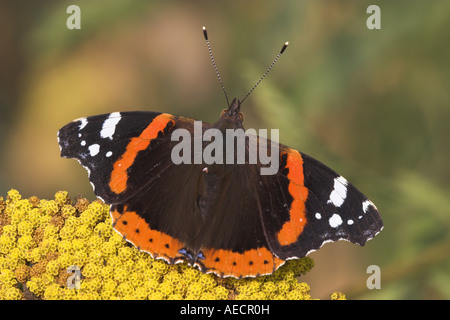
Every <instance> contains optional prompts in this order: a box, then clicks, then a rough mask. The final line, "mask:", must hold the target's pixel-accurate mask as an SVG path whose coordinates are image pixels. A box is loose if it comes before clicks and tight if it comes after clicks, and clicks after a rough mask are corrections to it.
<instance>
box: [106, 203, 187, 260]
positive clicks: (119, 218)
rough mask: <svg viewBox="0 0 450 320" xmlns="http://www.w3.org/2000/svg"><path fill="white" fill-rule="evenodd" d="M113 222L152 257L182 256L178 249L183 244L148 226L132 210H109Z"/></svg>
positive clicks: (172, 257)
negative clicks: (120, 211) (121, 211)
mask: <svg viewBox="0 0 450 320" xmlns="http://www.w3.org/2000/svg"><path fill="white" fill-rule="evenodd" d="M111 216H112V218H113V221H114V223H115V226H114V228H115V229H116V230H117V231H118V232H119V233H120V234H121V235H123V236H125V237H126V239H127V240H128V241H130V242H132V243H133V244H134V245H135V246H136V247H138V248H139V249H140V250H144V251H147V252H150V253H151V254H152V256H153V257H156V256H161V255H162V256H165V257H166V258H167V259H168V260H173V259H175V258H177V257H182V256H181V254H180V253H178V251H179V250H180V249H181V248H183V244H182V243H181V242H180V241H178V240H177V239H175V238H172V237H171V236H169V235H167V234H165V233H163V232H160V231H157V230H153V229H151V228H150V226H149V225H148V223H147V222H146V221H145V220H144V219H143V218H141V217H140V216H139V215H138V214H137V213H136V212H134V211H127V209H126V207H125V209H124V212H123V213H122V214H121V213H119V212H118V211H117V210H113V211H111Z"/></svg>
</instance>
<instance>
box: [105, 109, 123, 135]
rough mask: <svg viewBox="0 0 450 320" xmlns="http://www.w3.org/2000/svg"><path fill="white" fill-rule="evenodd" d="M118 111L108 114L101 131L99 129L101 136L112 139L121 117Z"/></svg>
mask: <svg viewBox="0 0 450 320" xmlns="http://www.w3.org/2000/svg"><path fill="white" fill-rule="evenodd" d="M121 118H122V117H121V115H120V112H113V113H111V114H110V115H109V117H108V119H106V120H105V122H103V126H102V131H100V136H101V137H102V138H109V139H110V140H112V136H113V134H114V132H115V131H116V126H117V124H118V123H119V121H120V119H121Z"/></svg>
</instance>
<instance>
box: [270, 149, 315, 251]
mask: <svg viewBox="0 0 450 320" xmlns="http://www.w3.org/2000/svg"><path fill="white" fill-rule="evenodd" d="M286 168H288V169H289V173H288V175H287V177H288V179H289V187H288V188H289V193H290V195H291V196H292V198H293V200H292V203H291V208H290V210H289V216H290V217H289V218H290V219H289V220H288V221H286V222H285V223H284V224H283V226H282V228H281V230H280V231H279V232H278V234H277V238H278V242H279V243H280V244H281V245H283V246H287V245H290V244H292V243H294V242H296V241H297V240H298V237H299V236H300V234H301V233H302V232H303V228H304V227H305V224H306V214H305V212H306V208H305V202H306V199H307V198H308V189H307V188H306V187H305V186H304V176H303V158H302V156H301V155H300V153H299V152H298V151H296V150H291V151H290V152H288V153H287V163H286Z"/></svg>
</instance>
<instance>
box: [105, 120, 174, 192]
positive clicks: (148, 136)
mask: <svg viewBox="0 0 450 320" xmlns="http://www.w3.org/2000/svg"><path fill="white" fill-rule="evenodd" d="M171 120H172V116H171V115H169V114H166V113H163V114H160V115H159V116H157V117H155V118H154V119H153V121H152V122H151V123H150V124H149V125H148V126H147V128H145V129H144V131H142V133H141V134H140V135H139V137H136V138H132V139H131V140H130V142H129V143H128V145H127V149H126V150H125V153H124V154H123V155H122V157H120V158H119V160H117V161H116V162H115V163H114V166H113V170H112V173H111V179H110V182H109V187H110V189H111V191H112V192H114V193H116V194H119V193H122V192H124V191H125V190H126V188H127V181H128V172H127V170H128V168H129V167H131V166H132V165H133V162H134V159H136V156H137V154H138V153H139V151H142V150H145V149H146V148H147V147H148V145H149V144H150V142H151V141H152V140H153V139H155V138H156V137H158V133H159V132H160V131H163V130H164V128H165V127H166V126H167V124H168V123H169V122H170V121H171Z"/></svg>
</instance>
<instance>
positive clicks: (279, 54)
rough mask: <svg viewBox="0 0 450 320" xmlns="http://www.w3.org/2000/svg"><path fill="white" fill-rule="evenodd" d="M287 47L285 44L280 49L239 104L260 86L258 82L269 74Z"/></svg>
mask: <svg viewBox="0 0 450 320" xmlns="http://www.w3.org/2000/svg"><path fill="white" fill-rule="evenodd" d="M288 45H289V42H285V43H284V45H283V47H282V48H281V50H280V52H279V53H278V55H277V56H276V57H275V60H273V62H272V64H271V65H270V67H269V68H268V69H267V71H266V72H264V74H263V75H262V77H261V78H259V80H258V82H257V83H256V84H255V85H254V86H253V88H252V89H251V90H250V91H249V92H248V93H247V94H246V95H245V97H244V99H242V101H241V104H242V103H243V102H244V100H245V99H247V97H248V96H249V95H250V93H252V92H253V90H255V88H256V87H257V86H258V85H259V84H260V82H261V81H262V79H264V78H265V77H266V76H267V74H268V73H269V72H270V70H272V68H273V66H274V65H275V63H276V62H277V61H278V58H279V57H280V56H281V55H282V54H283V52H284V50H286V48H287V46H288Z"/></svg>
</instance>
